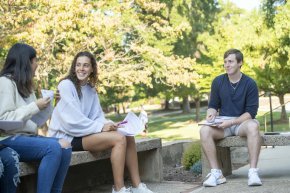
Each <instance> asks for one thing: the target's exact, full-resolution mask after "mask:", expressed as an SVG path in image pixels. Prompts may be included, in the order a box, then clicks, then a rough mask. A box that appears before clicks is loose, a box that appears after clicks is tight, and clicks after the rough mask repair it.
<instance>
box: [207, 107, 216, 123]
mask: <svg viewBox="0 0 290 193" xmlns="http://www.w3.org/2000/svg"><path fill="white" fill-rule="evenodd" d="M216 113H217V111H216V110H215V109H212V108H210V109H207V112H206V121H207V122H214V120H215V117H216Z"/></svg>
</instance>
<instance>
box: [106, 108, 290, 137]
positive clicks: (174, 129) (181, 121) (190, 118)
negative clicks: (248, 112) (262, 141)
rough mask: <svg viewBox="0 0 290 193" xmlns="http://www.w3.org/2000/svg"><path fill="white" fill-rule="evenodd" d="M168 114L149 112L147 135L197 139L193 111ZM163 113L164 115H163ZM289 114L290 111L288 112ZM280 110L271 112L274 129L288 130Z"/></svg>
mask: <svg viewBox="0 0 290 193" xmlns="http://www.w3.org/2000/svg"><path fill="white" fill-rule="evenodd" d="M169 112H170V114H166V113H168V112H165V111H158V113H154V112H149V114H150V115H149V124H148V131H149V132H148V134H147V136H148V137H159V138H162V142H168V141H174V140H183V139H190V140H198V139H199V127H198V125H197V123H196V122H195V121H194V118H195V115H194V113H190V114H183V113H180V112H179V111H169ZM163 114H165V115H163ZM288 114H289V116H290V113H288ZM263 115H264V113H263V112H259V113H258V115H257V119H258V121H259V122H260V125H261V127H260V130H261V131H265V126H264V116H263ZM107 118H109V119H111V120H113V121H121V120H123V119H124V118H125V115H124V114H122V115H121V116H120V117H116V116H115V115H110V116H107ZM201 118H202V119H204V118H205V112H202V113H201ZM279 118H280V112H274V113H273V120H274V131H290V129H289V123H288V121H287V122H283V123H281V122H279V121H278V120H279ZM267 120H268V121H269V120H270V118H269V115H268V116H267ZM267 127H268V131H271V130H270V123H267ZM141 137H142V136H140V135H139V136H137V138H141Z"/></svg>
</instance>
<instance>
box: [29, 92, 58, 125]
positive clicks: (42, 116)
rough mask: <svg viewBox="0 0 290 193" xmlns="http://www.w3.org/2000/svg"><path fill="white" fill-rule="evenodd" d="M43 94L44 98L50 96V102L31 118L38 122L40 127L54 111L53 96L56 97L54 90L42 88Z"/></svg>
mask: <svg viewBox="0 0 290 193" xmlns="http://www.w3.org/2000/svg"><path fill="white" fill-rule="evenodd" d="M41 94H42V97H43V98H47V97H49V98H50V104H49V105H48V106H47V107H46V108H45V109H43V110H41V111H40V112H38V113H37V114H35V115H34V116H32V118H31V120H32V121H33V122H34V123H36V125H37V126H38V127H40V126H42V125H44V124H45V122H46V121H47V120H48V119H49V117H50V116H51V113H52V111H53V98H54V92H53V90H45V89H42V90H41Z"/></svg>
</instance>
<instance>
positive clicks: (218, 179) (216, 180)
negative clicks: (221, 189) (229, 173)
mask: <svg viewBox="0 0 290 193" xmlns="http://www.w3.org/2000/svg"><path fill="white" fill-rule="evenodd" d="M226 181H227V180H226V178H225V177H224V176H223V174H222V172H221V170H219V169H211V171H210V173H209V174H208V175H207V176H206V177H205V180H204V182H203V186H205V187H214V186H217V185H220V184H223V183H225V182H226Z"/></svg>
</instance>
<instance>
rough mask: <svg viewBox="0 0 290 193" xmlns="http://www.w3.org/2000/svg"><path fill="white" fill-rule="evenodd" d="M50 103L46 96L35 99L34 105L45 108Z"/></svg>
mask: <svg viewBox="0 0 290 193" xmlns="http://www.w3.org/2000/svg"><path fill="white" fill-rule="evenodd" d="M49 103H50V98H49V97H47V98H40V99H37V101H36V105H37V106H38V108H39V109H40V110H42V109H45V108H46V107H47V106H48V105H49Z"/></svg>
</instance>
